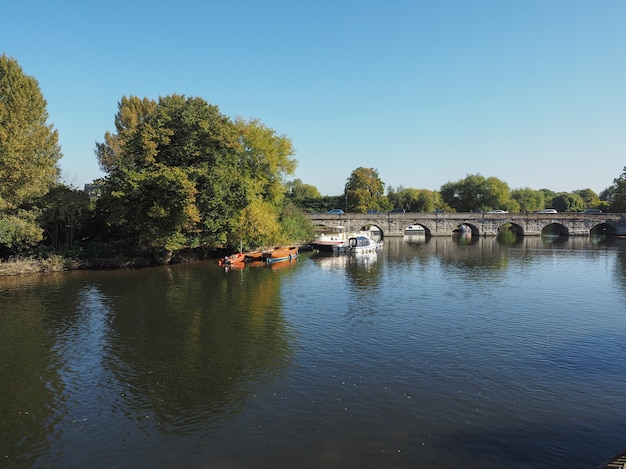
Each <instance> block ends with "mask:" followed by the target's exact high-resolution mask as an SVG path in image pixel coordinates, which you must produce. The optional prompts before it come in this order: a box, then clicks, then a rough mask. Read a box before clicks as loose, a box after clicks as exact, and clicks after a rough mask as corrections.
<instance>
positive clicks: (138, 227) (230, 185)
mask: <svg viewBox="0 0 626 469" xmlns="http://www.w3.org/2000/svg"><path fill="white" fill-rule="evenodd" d="M115 126H116V130H117V133H107V134H106V135H105V141H104V143H98V144H97V147H96V154H97V156H98V160H99V162H100V165H101V167H102V169H103V170H104V171H105V172H106V173H107V177H106V178H105V183H104V187H103V191H102V196H101V197H100V199H99V213H100V214H101V216H102V217H103V218H104V219H105V220H106V221H107V224H108V226H109V227H110V235H114V234H115V233H117V234H118V236H119V237H120V238H122V239H124V240H126V241H128V242H131V243H133V244H135V245H137V246H138V247H140V248H144V249H151V250H153V251H155V252H158V251H163V250H164V251H166V252H169V251H172V250H175V249H179V248H182V247H185V246H198V245H201V246H206V247H211V246H218V245H231V246H236V245H239V242H240V241H244V242H247V241H250V242H258V241H259V240H260V239H266V238H268V237H269V238H270V239H271V238H272V237H275V236H274V233H276V232H279V231H280V230H279V229H278V228H277V226H275V225H277V224H278V213H279V209H280V206H281V203H282V200H283V198H284V193H285V188H284V183H283V178H284V176H285V174H290V173H291V172H292V171H293V170H294V168H295V160H293V159H291V154H292V153H293V149H292V146H291V142H290V141H289V140H288V139H287V138H286V137H284V136H278V135H276V133H275V132H274V131H273V130H272V129H269V128H268V127H266V126H264V125H263V124H261V123H260V122H259V121H258V120H253V121H249V122H246V121H243V120H241V119H238V120H236V121H232V120H231V119H229V118H228V117H227V116H224V115H223V114H221V113H220V111H219V109H218V107H217V106H214V105H210V104H208V103H207V102H206V101H204V100H203V99H201V98H186V97H184V96H180V95H172V96H166V97H162V98H159V100H158V102H155V101H152V100H149V99H146V98H144V99H140V98H137V97H132V96H131V97H124V98H122V100H121V101H120V103H119V104H118V113H117V115H116V118H115ZM261 220H262V221H263V225H261V224H258V223H256V222H257V221H261ZM268 223H269V225H270V226H268ZM244 237H245V238H246V239H243V238H244Z"/></svg>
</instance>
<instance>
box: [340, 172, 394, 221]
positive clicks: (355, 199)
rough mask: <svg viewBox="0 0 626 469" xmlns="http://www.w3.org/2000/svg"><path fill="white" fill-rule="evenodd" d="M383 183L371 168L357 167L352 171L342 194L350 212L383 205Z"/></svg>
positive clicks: (381, 207) (378, 207) (379, 207)
mask: <svg viewBox="0 0 626 469" xmlns="http://www.w3.org/2000/svg"><path fill="white" fill-rule="evenodd" d="M384 194H385V183H383V182H382V181H381V180H380V177H379V176H378V171H377V170H375V169H373V168H363V167H360V168H357V169H355V170H354V171H352V174H351V175H350V177H349V178H348V180H347V182H346V186H345V191H344V195H345V196H346V199H347V209H348V211H350V212H357V213H365V212H367V210H381V209H383V206H384Z"/></svg>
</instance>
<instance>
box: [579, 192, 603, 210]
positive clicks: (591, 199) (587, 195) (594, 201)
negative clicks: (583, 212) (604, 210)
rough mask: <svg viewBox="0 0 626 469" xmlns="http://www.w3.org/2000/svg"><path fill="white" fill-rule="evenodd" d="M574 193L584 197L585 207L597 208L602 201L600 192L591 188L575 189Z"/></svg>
mask: <svg viewBox="0 0 626 469" xmlns="http://www.w3.org/2000/svg"><path fill="white" fill-rule="evenodd" d="M574 194H578V195H579V196H581V197H582V199H583V201H584V202H585V208H597V205H598V204H599V203H600V197H599V196H598V194H596V193H595V192H594V191H593V190H591V189H589V188H587V189H580V190H577V191H574Z"/></svg>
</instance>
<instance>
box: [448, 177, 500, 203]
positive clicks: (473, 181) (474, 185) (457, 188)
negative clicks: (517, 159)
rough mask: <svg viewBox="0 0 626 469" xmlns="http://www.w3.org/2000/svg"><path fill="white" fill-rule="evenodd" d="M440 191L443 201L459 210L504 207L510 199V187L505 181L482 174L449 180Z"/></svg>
mask: <svg viewBox="0 0 626 469" xmlns="http://www.w3.org/2000/svg"><path fill="white" fill-rule="evenodd" d="M440 192H441V198H442V199H443V201H444V202H445V203H446V204H447V205H449V206H450V207H452V208H453V209H455V210H456V211H457V212H471V211H474V210H481V211H490V210H494V209H503V208H507V207H508V204H509V201H510V200H509V198H510V189H509V186H508V185H507V184H506V183H505V182H504V181H501V180H500V179H498V178H495V177H489V178H485V177H484V176H481V175H480V174H473V175H468V176H467V177H466V178H465V179H461V180H459V181H456V182H448V183H446V184H444V185H443V186H441V191H440Z"/></svg>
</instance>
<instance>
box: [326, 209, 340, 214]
mask: <svg viewBox="0 0 626 469" xmlns="http://www.w3.org/2000/svg"><path fill="white" fill-rule="evenodd" d="M326 213H330V214H335V215H343V210H341V209H340V208H334V209H332V210H329V211H328V212H326Z"/></svg>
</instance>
